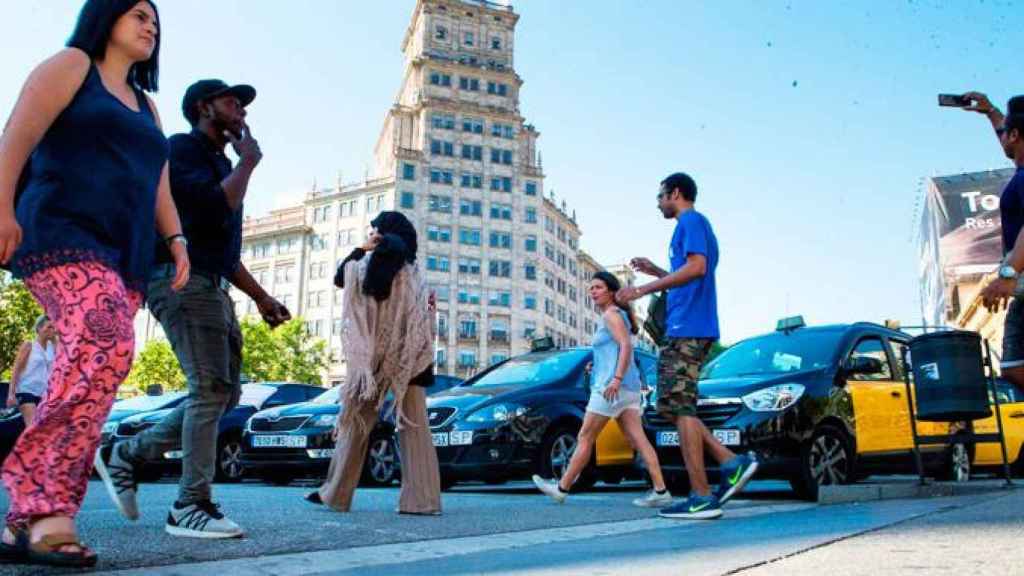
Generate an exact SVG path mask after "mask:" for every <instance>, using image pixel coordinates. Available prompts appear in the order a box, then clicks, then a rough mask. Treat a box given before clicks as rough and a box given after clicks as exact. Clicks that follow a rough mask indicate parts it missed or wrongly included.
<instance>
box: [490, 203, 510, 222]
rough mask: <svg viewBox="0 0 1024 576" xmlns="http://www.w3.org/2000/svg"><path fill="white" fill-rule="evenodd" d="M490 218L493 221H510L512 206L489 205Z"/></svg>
mask: <svg viewBox="0 0 1024 576" xmlns="http://www.w3.org/2000/svg"><path fill="white" fill-rule="evenodd" d="M491 218H493V219H495V220H511V219H512V205H511V204H499V203H497V202H492V203H491Z"/></svg>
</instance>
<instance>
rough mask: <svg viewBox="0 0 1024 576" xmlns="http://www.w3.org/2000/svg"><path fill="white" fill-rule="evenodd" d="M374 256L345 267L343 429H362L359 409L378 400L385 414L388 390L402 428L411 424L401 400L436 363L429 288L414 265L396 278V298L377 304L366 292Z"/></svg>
mask: <svg viewBox="0 0 1024 576" xmlns="http://www.w3.org/2000/svg"><path fill="white" fill-rule="evenodd" d="M371 258H372V256H371V257H370V258H363V259H362V260H358V261H352V262H349V263H348V264H346V265H345V271H344V273H345V288H344V293H343V294H344V304H343V308H342V314H341V318H342V329H341V345H342V349H343V351H344V354H345V361H346V379H345V384H344V387H343V388H342V390H341V394H340V395H339V402H340V403H341V405H342V411H341V412H342V413H341V417H340V418H339V422H338V425H339V426H352V425H363V423H362V421H361V419H359V418H356V417H355V416H356V414H357V413H358V410H357V409H352V410H349V409H348V407H350V406H351V407H355V406H358V405H360V404H363V403H366V402H373V403H375V404H376V406H377V409H378V410H380V408H381V406H382V405H383V404H384V401H385V398H386V397H387V392H388V391H390V392H392V394H393V395H394V403H393V404H392V406H391V410H397V415H396V418H395V422H396V423H397V425H398V427H399V428H401V427H402V426H403V425H404V424H406V423H407V422H408V420H407V419H406V418H405V415H404V414H402V400H403V398H405V391H406V389H407V388H408V386H409V381H410V380H412V379H413V378H414V377H415V376H416V375H418V374H420V373H421V372H423V371H424V370H426V369H427V368H429V367H430V365H431V364H432V363H433V361H434V330H435V326H434V318H433V314H432V313H431V311H430V306H429V303H428V299H429V289H428V288H427V284H426V282H424V280H423V278H422V276H421V275H420V272H419V270H418V269H417V267H416V266H415V264H406V265H405V266H404V267H403V268H402V269H401V270H400V271H399V272H398V274H396V275H395V279H394V281H393V282H392V284H391V296H390V297H388V299H387V300H384V301H382V302H377V300H375V299H374V298H373V297H372V296H369V295H367V294H364V293H363V289H362V288H363V280H364V278H365V277H366V269H367V266H368V264H369V262H370V259H371Z"/></svg>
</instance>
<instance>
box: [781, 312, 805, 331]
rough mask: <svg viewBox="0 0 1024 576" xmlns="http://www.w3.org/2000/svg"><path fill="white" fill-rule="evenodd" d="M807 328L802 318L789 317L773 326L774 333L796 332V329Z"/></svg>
mask: <svg viewBox="0 0 1024 576" xmlns="http://www.w3.org/2000/svg"><path fill="white" fill-rule="evenodd" d="M804 326H807V324H806V323H805V322H804V317H803V316H790V317H789V318H783V319H782V320H779V322H778V323H777V324H776V325H775V331H776V332H789V331H790V330H796V329H797V328H803V327H804Z"/></svg>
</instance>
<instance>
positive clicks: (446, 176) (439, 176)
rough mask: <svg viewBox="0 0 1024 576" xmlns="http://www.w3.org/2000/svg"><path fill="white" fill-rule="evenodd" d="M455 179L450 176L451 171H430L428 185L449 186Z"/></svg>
mask: <svg viewBox="0 0 1024 576" xmlns="http://www.w3.org/2000/svg"><path fill="white" fill-rule="evenodd" d="M454 181H455V179H454V177H453V176H452V172H451V170H441V169H439V168H431V169H430V183H431V184H448V185H451V184H452V182H454Z"/></svg>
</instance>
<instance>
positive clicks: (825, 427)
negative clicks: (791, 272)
mask: <svg viewBox="0 0 1024 576" xmlns="http://www.w3.org/2000/svg"><path fill="white" fill-rule="evenodd" d="M909 341H910V336H909V335H907V334H905V333H903V332H900V331H897V330H892V329H889V328H886V327H883V326H880V325H878V324H872V323H867V322H861V323H855V324H844V325H829V326H816V327H807V326H805V325H804V322H803V319H802V318H800V317H796V318H787V319H784V320H782V321H780V322H779V325H778V328H777V329H776V331H775V332H772V333H769V334H764V335H761V336H756V337H753V338H749V339H747V340H743V341H741V342H739V343H737V344H735V345H733V346H731V347H730V348H729V349H727V350H726V351H725V352H723V353H722V354H721V355H719V356H718V357H716V358H714V359H713V360H712V361H711V362H709V363H707V364H706V365H705V366H704V368H703V369H702V370H701V375H700V381H699V398H698V405H697V413H698V417H699V418H700V419H701V420H702V421H703V422H704V424H705V425H706V426H707V427H708V428H709V429H710V430H711V431H712V433H713V434H714V435H715V436H716V437H717V438H718V439H719V440H720V441H721V442H722V443H723V444H725V445H726V446H728V447H729V448H730V449H731V450H733V451H734V452H747V451H752V452H754V453H755V454H756V455H757V456H758V458H759V460H760V462H761V467H760V469H759V471H758V477H759V478H777V479H786V480H789V481H790V483H791V485H792V486H793V488H794V490H795V491H796V492H797V494H798V495H800V496H801V497H804V498H808V499H815V498H817V493H818V487H819V486H822V485H827V484H845V483H849V482H853V481H854V480H856V479H858V478H863V477H866V476H868V475H870V474H872V473H885V472H899V473H913V472H914V461H913V452H912V450H913V440H912V436H911V428H910V416H909V414H910V411H909V408H908V402H907V398H906V388H905V385H904V381H903V371H902V361H901V358H902V357H903V349H904V348H905V347H906V346H907V345H908V342H909ZM655 401H656V399H655V398H654V397H653V395H652V398H650V399H649V401H648V406H647V408H646V409H645V412H644V428H645V430H646V432H647V435H648V437H649V438H650V440H651V442H652V444H654V446H655V447H656V449H657V451H658V457H659V459H660V461H661V464H662V467H663V469H664V470H665V472H666V473H667V474H668V475H669V477H670V479H671V480H672V481H673V483H675V484H676V485H677V486H678V485H679V484H683V483H685V482H686V474H685V470H684V468H683V464H682V456H681V454H680V452H679V448H678V445H679V436H678V434H677V432H676V431H675V428H674V426H673V425H672V424H671V423H670V422H669V421H668V420H666V419H665V418H663V417H662V416H660V415H659V414H657V412H656V411H655V409H654V406H655V404H654V403H655ZM950 430H951V427H950V425H949V424H945V423H932V422H918V433H919V434H920V435H940V434H948V433H950ZM921 450H922V456H923V457H924V461H925V464H926V467H927V469H928V470H929V471H930V472H932V473H935V474H937V475H939V476H940V477H954V476H956V475H958V474H962V472H963V471H962V466H961V464H962V463H961V462H958V461H957V460H956V458H955V455H956V454H964V453H965V444H962V443H959V444H958V443H954V444H953V445H951V446H922V447H921ZM707 464H708V474H709V476H711V477H712V479H713V478H714V477H715V476H717V472H718V471H717V469H716V468H715V463H714V462H713V461H709V462H707ZM958 479H960V480H965V479H966V478H962V477H961V478H958ZM683 489H685V488H683Z"/></svg>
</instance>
